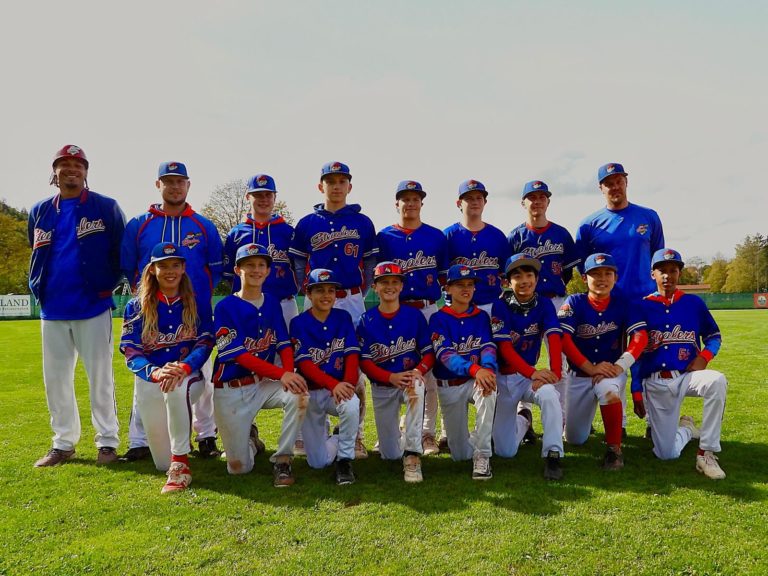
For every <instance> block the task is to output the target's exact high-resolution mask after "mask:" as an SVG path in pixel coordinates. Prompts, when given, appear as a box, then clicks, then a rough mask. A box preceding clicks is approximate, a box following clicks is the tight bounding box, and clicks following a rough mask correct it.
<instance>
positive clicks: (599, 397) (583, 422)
mask: <svg viewBox="0 0 768 576" xmlns="http://www.w3.org/2000/svg"><path fill="white" fill-rule="evenodd" d="M566 379H567V384H566V392H565V394H566V398H565V439H566V441H568V443H570V444H577V445H578V444H584V443H585V442H586V441H587V438H589V431H590V428H591V427H592V421H593V420H594V419H595V411H596V410H597V405H598V404H601V405H604V404H610V403H611V402H610V400H612V399H614V398H616V397H620V398H621V399H622V402H626V395H625V393H624V391H625V389H626V386H627V375H626V374H622V375H621V376H617V377H616V378H604V379H603V380H601V381H600V382H598V383H597V384H595V385H594V386H593V385H592V377H591V376H576V375H575V374H574V373H573V372H571V371H569V372H568V374H567V375H566Z"/></svg>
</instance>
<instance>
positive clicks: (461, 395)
mask: <svg viewBox="0 0 768 576" xmlns="http://www.w3.org/2000/svg"><path fill="white" fill-rule="evenodd" d="M437 386H438V388H437V394H438V396H439V397H440V406H441V407H442V410H443V419H444V420H445V428H446V432H447V434H448V447H449V448H450V449H451V458H452V459H453V460H469V459H471V458H472V457H473V456H474V455H475V454H477V455H482V456H488V457H490V456H491V439H492V433H493V413H494V410H495V409H496V392H492V393H491V394H489V395H488V396H483V392H482V390H480V388H479V387H477V386H475V379H474V378H470V379H469V380H467V381H466V382H465V383H464V384H461V385H459V386H446V385H445V380H439V379H438V381H437ZM470 403H472V404H474V405H475V408H476V410H477V414H476V415H475V429H474V431H473V432H472V435H471V436H470V434H469V428H468V426H469V418H468V410H469V404H470Z"/></svg>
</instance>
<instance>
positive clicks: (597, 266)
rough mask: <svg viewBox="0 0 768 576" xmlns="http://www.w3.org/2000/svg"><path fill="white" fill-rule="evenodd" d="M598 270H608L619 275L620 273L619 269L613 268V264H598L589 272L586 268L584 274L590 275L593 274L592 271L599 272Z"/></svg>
mask: <svg viewBox="0 0 768 576" xmlns="http://www.w3.org/2000/svg"><path fill="white" fill-rule="evenodd" d="M598 268H608V269H609V270H613V271H614V272H616V273H617V274H618V273H619V269H618V268H617V267H616V266H613V265H612V264H598V265H596V266H592V267H591V268H590V269H589V270H587V269H586V268H585V269H584V274H589V273H590V272H592V270H597V269H598Z"/></svg>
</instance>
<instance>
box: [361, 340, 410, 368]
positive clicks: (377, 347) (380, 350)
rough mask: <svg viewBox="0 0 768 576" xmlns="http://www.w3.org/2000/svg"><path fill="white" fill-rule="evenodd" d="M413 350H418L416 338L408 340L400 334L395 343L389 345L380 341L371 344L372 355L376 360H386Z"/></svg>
mask: <svg viewBox="0 0 768 576" xmlns="http://www.w3.org/2000/svg"><path fill="white" fill-rule="evenodd" d="M413 350H416V338H411V339H409V340H406V339H405V338H403V337H402V336H399V337H398V338H397V341H396V342H395V343H394V344H390V345H387V344H381V343H379V342H376V343H374V344H371V357H372V359H373V361H374V362H384V361H386V360H391V359H392V358H395V357H396V356H400V355H401V354H407V353H408V352H412V351H413Z"/></svg>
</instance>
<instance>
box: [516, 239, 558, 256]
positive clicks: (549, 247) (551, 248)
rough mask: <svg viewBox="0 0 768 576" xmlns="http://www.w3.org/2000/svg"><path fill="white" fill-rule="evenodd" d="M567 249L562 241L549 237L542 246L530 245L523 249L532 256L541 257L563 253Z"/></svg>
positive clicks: (524, 252)
mask: <svg viewBox="0 0 768 576" xmlns="http://www.w3.org/2000/svg"><path fill="white" fill-rule="evenodd" d="M564 251H565V248H564V246H563V243H562V242H552V240H550V239H549V238H547V240H546V241H545V242H544V244H541V245H540V246H529V247H528V248H526V249H524V250H523V254H527V255H528V256H530V257H531V258H541V257H542V256H551V255H552V254H562V253H563V252H564Z"/></svg>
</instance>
